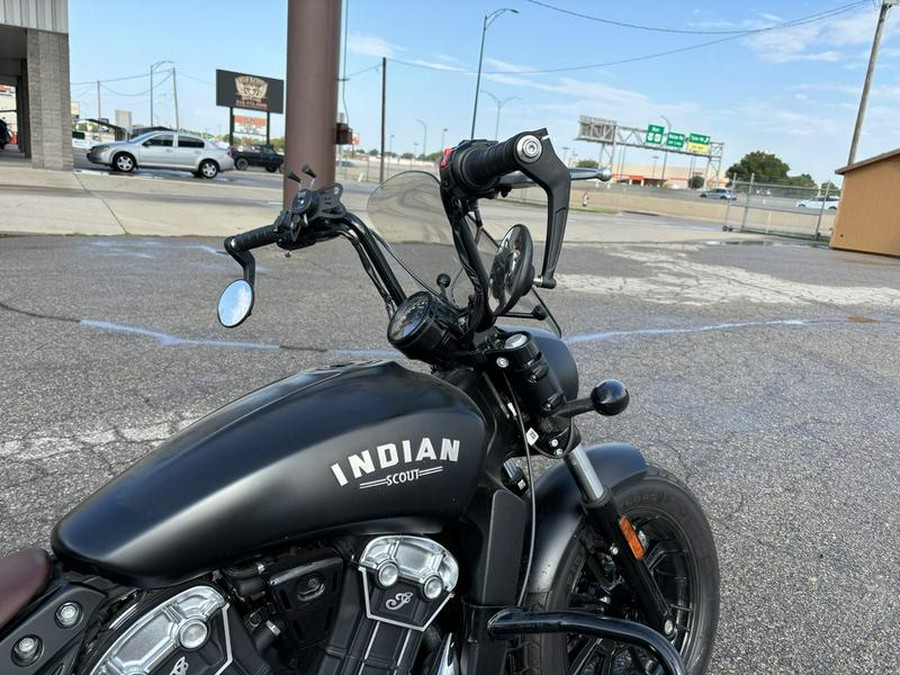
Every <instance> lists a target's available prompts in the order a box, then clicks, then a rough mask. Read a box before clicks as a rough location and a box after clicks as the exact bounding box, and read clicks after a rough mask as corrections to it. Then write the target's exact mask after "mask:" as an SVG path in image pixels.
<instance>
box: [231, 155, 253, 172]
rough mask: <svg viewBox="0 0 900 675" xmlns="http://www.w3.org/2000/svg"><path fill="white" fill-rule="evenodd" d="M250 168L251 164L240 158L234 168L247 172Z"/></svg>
mask: <svg viewBox="0 0 900 675" xmlns="http://www.w3.org/2000/svg"><path fill="white" fill-rule="evenodd" d="M249 166H250V162H248V161H247V159H246V158H244V157H238V158H237V161H235V163H234V168H235V169H237V170H238V171H246V170H247V168H248V167H249Z"/></svg>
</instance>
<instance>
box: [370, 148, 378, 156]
mask: <svg viewBox="0 0 900 675" xmlns="http://www.w3.org/2000/svg"><path fill="white" fill-rule="evenodd" d="M369 155H371V156H372V157H378V148H372V149H371V150H369Z"/></svg>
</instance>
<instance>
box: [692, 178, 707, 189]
mask: <svg viewBox="0 0 900 675" xmlns="http://www.w3.org/2000/svg"><path fill="white" fill-rule="evenodd" d="M704 183H706V179H705V178H703V176H691V177H690V178H689V179H688V187H689V188H690V189H691V190H699V189H700V188H702V187H703V185H704Z"/></svg>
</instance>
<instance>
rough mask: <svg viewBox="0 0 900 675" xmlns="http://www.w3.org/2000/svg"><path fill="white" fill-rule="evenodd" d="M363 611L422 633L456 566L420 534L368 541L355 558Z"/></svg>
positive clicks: (448, 590) (446, 595)
mask: <svg viewBox="0 0 900 675" xmlns="http://www.w3.org/2000/svg"><path fill="white" fill-rule="evenodd" d="M359 571H360V573H361V574H362V579H363V592H364V594H365V601H366V615H367V616H368V617H369V618H370V619H373V620H375V621H382V622H384V623H389V624H393V625H395V626H403V627H405V628H411V629H412V630H416V631H423V630H425V629H426V628H428V625H429V624H430V623H431V622H432V620H434V617H435V616H437V613H438V612H440V611H441V608H442V607H443V606H444V605H445V604H446V603H447V601H448V600H450V598H451V597H452V596H453V589H454V588H456V582H457V581H458V580H459V564H458V563H457V562H456V558H454V557H453V556H452V555H451V554H450V552H449V551H448V550H447V549H446V548H444V547H443V546H441V545H440V544H438V543H437V542H436V541H433V540H431V539H426V538H425V537H412V536H406V535H390V536H384V537H378V538H377V539H373V540H372V541H370V542H369V543H368V545H367V546H366V548H365V550H363V553H362V555H361V556H360V560H359Z"/></svg>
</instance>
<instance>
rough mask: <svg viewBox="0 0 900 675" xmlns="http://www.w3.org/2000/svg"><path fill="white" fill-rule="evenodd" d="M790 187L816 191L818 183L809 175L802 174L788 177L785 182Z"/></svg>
mask: <svg viewBox="0 0 900 675" xmlns="http://www.w3.org/2000/svg"><path fill="white" fill-rule="evenodd" d="M785 182H786V183H787V184H788V185H795V186H797V187H802V188H813V189H815V188H816V187H817V186H816V181H814V180H813V177H812V176H810V175H809V174H808V173H801V174H800V175H799V176H788V177H787V180H786V181H785Z"/></svg>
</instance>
